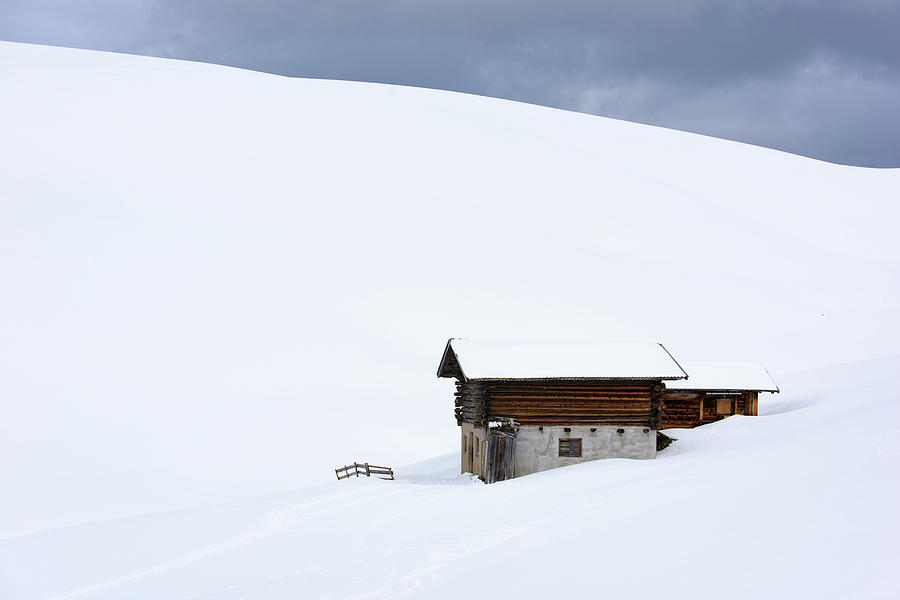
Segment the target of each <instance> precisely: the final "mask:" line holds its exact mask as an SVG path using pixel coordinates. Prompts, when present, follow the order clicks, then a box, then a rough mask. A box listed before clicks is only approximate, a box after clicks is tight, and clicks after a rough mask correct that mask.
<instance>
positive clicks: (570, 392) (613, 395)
mask: <svg viewBox="0 0 900 600" xmlns="http://www.w3.org/2000/svg"><path fill="white" fill-rule="evenodd" d="M482 386H483V388H482V389H483V397H485V398H486V401H487V406H486V414H487V418H488V420H491V419H504V418H505V419H513V420H514V421H515V422H516V423H518V424H520V425H640V426H650V427H653V428H655V425H656V402H657V398H658V395H659V393H660V392H661V389H662V386H661V385H660V384H659V382H658V381H618V382H610V381H596V382H595V381H487V382H484V383H482Z"/></svg>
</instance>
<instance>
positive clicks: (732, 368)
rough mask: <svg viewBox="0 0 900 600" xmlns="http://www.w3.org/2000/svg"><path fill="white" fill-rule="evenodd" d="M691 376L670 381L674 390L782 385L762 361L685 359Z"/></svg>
mask: <svg viewBox="0 0 900 600" xmlns="http://www.w3.org/2000/svg"><path fill="white" fill-rule="evenodd" d="M681 365H682V366H683V367H684V370H685V371H687V373H688V378H687V379H685V380H681V381H669V382H666V387H667V388H668V389H670V390H750V391H755V392H777V391H778V386H777V385H776V384H775V381H774V380H773V379H772V376H771V375H769V372H768V371H766V368H765V367H763V366H762V365H761V364H758V363H746V362H724V361H723V362H694V361H690V362H683V363H681Z"/></svg>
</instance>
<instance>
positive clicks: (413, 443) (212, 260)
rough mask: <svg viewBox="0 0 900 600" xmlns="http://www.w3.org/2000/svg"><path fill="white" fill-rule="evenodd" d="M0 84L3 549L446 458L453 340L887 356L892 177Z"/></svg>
mask: <svg viewBox="0 0 900 600" xmlns="http://www.w3.org/2000/svg"><path fill="white" fill-rule="evenodd" d="M0 81H2V93H0V132H2V135H0V165H2V167H0V281H2V282H3V293H2V294H0V411H2V418H0V481H2V482H3V493H2V494H0V535H14V534H22V533H27V532H29V531H35V530H38V529H43V528H50V527H58V526H61V525H66V524H72V523H77V522H83V521H88V520H92V519H102V518H108V517H112V516H122V515H126V514H134V513H136V512H139V511H152V510H159V509H163V508H167V507H176V506H187V505H192V504H204V503H209V502H214V501H220V500H223V499H228V498H240V497H247V496H251V495H259V494H266V493H271V492H274V491H277V490H283V489H292V488H297V487H300V486H305V485H310V484H314V483H316V482H318V481H322V482H325V481H328V479H329V478H330V477H331V476H332V475H331V474H330V469H331V468H333V467H334V466H337V465H340V464H344V463H346V462H349V461H353V460H369V461H372V462H378V463H388V464H392V465H397V464H403V463H404V462H410V461H413V460H417V459H421V458H425V457H428V456H434V455H438V454H442V453H445V452H447V451H449V450H453V449H455V448H456V446H457V430H456V427H455V424H454V422H453V419H452V406H451V396H450V389H449V388H450V383H449V382H446V381H437V380H436V379H435V378H434V372H435V368H436V366H437V362H438V360H439V358H440V353H441V351H442V349H443V345H444V342H445V341H446V339H447V338H449V337H451V336H468V337H473V338H488V339H599V340H649V341H662V342H664V343H665V344H666V347H667V348H668V349H669V350H670V351H671V352H672V354H673V355H674V356H675V357H677V358H680V359H697V360H709V359H729V360H750V361H758V362H763V363H765V364H766V365H767V366H768V367H769V368H770V370H771V371H772V373H773V375H774V376H775V379H776V381H778V382H779V383H780V384H781V383H782V381H783V378H782V377H781V374H782V373H784V372H787V371H792V370H796V369H804V368H814V367H817V366H821V365H825V364H829V363H834V362H841V361H850V360H857V359H863V358H870V357H878V356H882V355H886V354H888V353H894V352H895V348H894V345H895V340H896V339H897V338H898V334H900V325H898V320H897V319H896V318H895V307H896V305H897V300H898V297H900V293H898V288H900V283H898V273H900V264H898V261H900V258H898V257H900V242H898V240H897V237H896V235H895V229H896V224H897V222H900V218H898V217H900V204H898V201H897V200H898V195H900V172H898V171H897V170H868V169H858V168H850V167H841V166H835V165H830V164H826V163H822V162H817V161H813V160H809V159H805V158H802V157H797V156H792V155H787V154H784V153H779V152H773V151H770V150H766V149H762V148H757V147H752V146H747V145H741V144H736V143H731V142H725V141H721V140H715V139H711V138H706V137H702V136H696V135H689V134H684V133H680V132H675V131H669V130H663V129H659V128H653V127H646V126H639V125H634V124H630V123H625V122H620V121H614V120H608V119H601V118H597V117H592V116H587V115H581V114H572V113H567V112H562V111H557V110H550V109H545V108H541V107H536V106H529V105H524V104H517V103H512V102H505V101H499V100H492V99H485V98H478V97H473V96H465V95H460V94H451V93H445V92H437V91H430V90H421V89H407V88H401V87H394V86H385V85H368V84H359V83H347V82H336V81H312V80H296V79H288V78H282V77H276V76H271V75H264V74H259V73H252V72H246V71H239V70H234V69H228V68H223V67H217V66H211V65H200V64H191V63H184V62H178V61H167V60H158V59H150V58H140V57H133V56H124V55H114V54H104V53H96V52H85V51H77V50H66V49H59V48H45V47H36V46H28V45H20V44H0ZM782 389H783V390H784V392H785V394H787V393H788V391H789V388H788V387H787V386H786V385H784V384H782ZM884 422H885V423H889V422H890V421H884ZM875 426H877V425H875ZM727 427H733V425H730V424H729V425H727ZM727 427H726V428H727ZM825 437H828V436H825ZM616 464H618V463H616ZM663 464H664V461H661V462H660V466H656V465H640V466H637V467H636V466H635V465H634V464H632V463H628V467H627V468H628V469H635V468H636V469H642V470H646V469H650V470H654V469H662V465H663ZM698 464H699V463H698ZM619 468H624V467H618V466H595V465H591V466H589V467H585V469H584V472H585V473H592V472H593V470H597V469H600V470H602V469H619ZM698 468H701V467H699V466H698ZM555 477H562V475H557V474H548V475H547V476H546V477H544V478H543V479H536V480H535V481H549V480H552V479H553V478H555ZM602 481H603V480H600V482H598V483H597V484H596V485H604V484H603V483H602ZM531 485H538V484H536V483H529V482H521V483H520V482H516V483H515V484H511V486H508V487H507V488H505V489H515V486H524V487H527V486H531ZM345 489H346V488H345ZM378 489H380V488H378ZM415 489H418V488H415ZM454 489H455V488H454ZM478 493H484V494H489V496H488V497H494V496H493V495H494V494H497V495H498V496H496V497H498V498H499V497H500V496H499V495H500V494H502V493H503V492H499V491H498V492H478ZM546 493H547V494H552V493H553V492H551V491H548V492H546ZM410 497H413V496H410ZM511 498H513V499H512V500H510V501H514V497H513V496H511ZM428 501H429V502H430V500H428ZM535 518H536V519H537V518H540V517H535ZM644 533H647V532H644ZM660 535H665V532H660ZM644 537H647V538H648V539H647V540H646V545H647V547H648V548H651V547H659V544H660V543H662V540H660V541H658V542H653V541H652V540H650V539H649V537H648V536H644ZM160 560H163V559H162V558H160ZM151 562H152V561H151ZM697 564H698V568H697V571H698V572H701V571H703V569H702V567H701V563H700V562H699V560H698V563H697ZM125 570H127V569H123V571H125ZM104 576H105V575H104ZM88 579H90V578H88ZM88 579H86V580H85V581H84V582H83V583H84V584H85V585H87V584H88V583H90V582H91V581H93V580H92V579H90V580H88Z"/></svg>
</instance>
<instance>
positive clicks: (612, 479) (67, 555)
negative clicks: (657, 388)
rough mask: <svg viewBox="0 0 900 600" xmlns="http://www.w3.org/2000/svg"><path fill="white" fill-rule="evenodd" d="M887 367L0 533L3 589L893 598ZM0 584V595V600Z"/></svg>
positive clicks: (899, 527) (894, 463) (804, 378)
mask: <svg viewBox="0 0 900 600" xmlns="http://www.w3.org/2000/svg"><path fill="white" fill-rule="evenodd" d="M898 371H900V360H898V359H893V360H881V361H871V362H866V363H857V364H851V365H845V366H841V367H834V368H829V369H825V370H820V371H815V372H808V373H804V374H800V375H797V376H793V377H787V378H785V381H784V384H785V387H786V388H787V389H790V390H791V391H790V392H785V393H784V394H783V396H782V397H779V401H778V402H770V403H769V404H768V405H764V406H763V408H762V414H761V416H759V417H740V416H738V417H733V418H730V419H727V420H725V421H722V422H719V423H715V424H712V425H709V426H704V427H700V428H698V429H693V430H684V431H678V432H676V434H675V435H676V437H678V441H677V442H675V444H674V445H672V446H670V447H669V448H668V449H666V450H665V451H664V452H662V453H661V454H660V456H659V458H658V459H657V460H655V461H631V460H618V459H611V460H605V461H597V462H593V463H586V464H582V465H577V466H575V467H566V468H562V469H557V470H555V471H548V472H544V473H539V474H537V475H533V476H529V477H524V478H520V479H515V480H512V481H508V482H502V483H498V484H494V485H490V486H485V485H483V484H481V483H476V482H473V481H472V480H471V479H468V478H466V477H464V476H459V475H455V474H454V473H455V472H456V466H457V461H458V457H457V456H456V455H455V454H451V455H448V456H446V457H443V458H441V459H436V460H433V461H430V462H428V463H424V464H421V465H417V466H415V467H411V468H407V469H405V470H404V469H401V470H400V473H399V475H400V480H399V481H380V480H366V479H365V478H362V479H350V480H345V481H340V482H338V481H333V482H331V483H329V484H324V485H321V486H319V487H313V488H309V489H306V490H303V491H299V492H294V493H289V494H283V495H279V496H273V497H269V498H263V499H258V500H250V501H243V502H236V503H231V504H226V505H221V506H214V507H209V508H203V509H195V510H190V511H181V512H172V513H166V514H156V515H148V516H144V517H138V518H130V519H124V520H116V521H107V522H100V523H94V524H90V525H84V526H81V527H73V528H67V529H59V530H56V531H49V532H46V533H41V534H34V535H29V536H24V537H19V538H13V539H7V540H0V573H3V574H4V576H5V584H6V589H5V590H4V589H3V588H2V587H0V596H2V597H3V598H10V599H22V600H25V599H32V598H34V599H37V598H58V599H63V598H85V599H97V600H99V599H110V600H114V599H115V600H117V599H120V598H129V599H133V600H140V599H147V600H158V599H160V598H204V599H208V598H215V599H219V600H237V599H239V598H254V599H257V598H259V599H262V598H279V599H282V598H283V599H288V598H291V599H293V598H310V599H313V598H369V599H377V598H385V599H394V598H423V599H444V598H446V599H454V598H460V597H469V596H474V597H479V598H481V597H484V598H494V597H498V598H499V597H504V598H505V597H513V598H544V597H553V596H555V595H559V594H561V593H564V594H565V595H567V596H573V597H585V598H590V597H629V598H648V599H649V598H660V597H664V598H672V599H691V598H693V599H707V598H708V599H714V598H715V599H717V598H732V599H745V598H746V599H748V600H749V599H758V598H828V599H832V598H833V599H836V600H837V599H841V600H843V599H846V598H866V599H875V598H885V599H888V598H896V597H897V591H898V590H900V575H898V572H897V569H896V564H897V559H898V558H900V556H898V552H897V545H896V540H897V536H898V535H900V518H898V516H897V514H896V506H897V503H898V501H900V489H898V488H900V486H898V482H897V477H896V475H897V473H898V472H900V449H898V444H897V442H896V440H895V439H894V436H893V435H891V434H890V429H889V428H890V427H891V426H890V425H888V426H887V427H886V425H885V424H890V423H894V422H896V420H897V419H898V418H900V395H898V392H897V390H896V386H895V385H893V379H894V377H893V374H894V373H897V372H898ZM4 593H5V595H4Z"/></svg>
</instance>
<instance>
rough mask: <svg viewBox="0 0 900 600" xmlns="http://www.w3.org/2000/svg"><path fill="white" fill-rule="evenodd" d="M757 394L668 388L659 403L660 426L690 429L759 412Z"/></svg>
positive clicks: (662, 427) (663, 427) (661, 427)
mask: <svg viewBox="0 0 900 600" xmlns="http://www.w3.org/2000/svg"><path fill="white" fill-rule="evenodd" d="M757 396H758V394H757V393H756V392H711V393H706V392H700V391H691V390H670V391H666V392H665V393H664V394H663V395H662V400H661V402H660V406H659V428H660V429H668V428H671V427H686V428H690V427H696V426H697V425H703V424H704V423H711V422H713V421H717V420H719V419H724V418H725V417H729V416H731V415H755V414H756V413H757V411H756V397H757Z"/></svg>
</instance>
